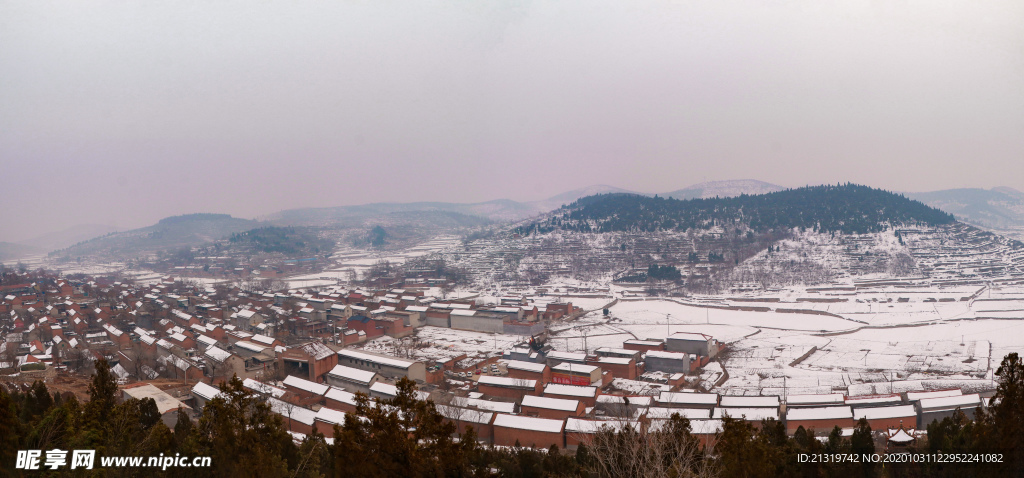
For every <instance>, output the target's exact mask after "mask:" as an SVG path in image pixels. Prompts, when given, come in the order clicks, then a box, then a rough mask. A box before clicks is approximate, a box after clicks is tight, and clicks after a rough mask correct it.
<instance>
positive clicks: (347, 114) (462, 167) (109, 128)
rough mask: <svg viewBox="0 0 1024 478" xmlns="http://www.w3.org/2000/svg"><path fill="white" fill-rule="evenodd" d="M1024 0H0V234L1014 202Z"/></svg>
mask: <svg viewBox="0 0 1024 478" xmlns="http://www.w3.org/2000/svg"><path fill="white" fill-rule="evenodd" d="M1021 25H1024V2H1020V1H1019V0H1005V1H985V0H970V1H966V0H965V1H949V0H939V1H935V0H929V1H903V0H872V1H860V0H850V1H842V2H820V1H785V0H776V1H772V0H769V1H765V0H756V1H729V0H720V1H714V2H708V1H667V0H662V1H644V0H630V1H613V2H607V1H600V0H582V1H557V0H551V1H541V2H529V1H524V2H514V1H505V2H493V1H484V0H472V1H471V0H462V1H455V0H453V1H446V2H437V1H429V0H426V1H416V2H395V1H387V0H360V1H339V2H319V1H309V2H307V1H301V0H300V1H268V0H261V1H257V2H241V1H228V2H191V1H175V2H144V1H117V2H104V1H90V2H76V1H60V2H47V1H32V2H15V1H9V0H0V194H2V197H3V200H2V201H0V241H19V240H25V239H28V238H31V237H34V236H36V235H39V234H43V233H47V232H50V231H57V230H61V229H64V228H66V227H69V226H73V225H76V224H107V225H112V226H116V227H119V228H134V227H141V226H146V225H149V224H152V223H154V222H156V221H157V220H159V219H160V218H163V217H166V216H171V215H177V214H186V213H193V212H218V213H228V214H232V215H235V216H239V217H247V218H253V217H261V216H266V215H269V214H271V213H273V212H276V211H280V210H283V209H290V208H298V207H307V206H341V205H351V204H363V203H370V202H385V201H386V202H409V201H451V202H478V201H486V200H491V199H497V198H509V199H514V200H524V201H526V200H538V199H543V198H546V197H550V196H553V195H556V194H559V193H562V192H565V191H568V190H571V189H576V188H580V187H585V186H589V185H593V184H609V185H613V186H617V187H621V188H626V189H630V190H635V191H643V192H666V191H671V190H675V189H679V188H682V187H685V186H688V185H691V184H694V183H699V182H702V181H710V180H727V179H747V178H750V179H759V180H762V181H767V182H771V183H775V184H779V185H782V186H786V187H798V186H803V185H807V184H822V183H836V182H847V181H849V182H856V183H861V184H867V185H870V186H875V187H881V188H885V189H890V190H895V191H930V190H938V189H948V188H956V187H985V188H989V187H994V186H1010V187H1014V188H1017V189H1022V190H1024V28H1021Z"/></svg>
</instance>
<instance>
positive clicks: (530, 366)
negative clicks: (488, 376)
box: [505, 360, 548, 373]
mask: <svg viewBox="0 0 1024 478" xmlns="http://www.w3.org/2000/svg"><path fill="white" fill-rule="evenodd" d="M505 367H507V368H510V369H513V370H525V371H527V372H535V373H543V372H544V369H546V368H547V367H548V366H547V365H545V364H542V363H534V362H524V361H522V360H506V361H505Z"/></svg>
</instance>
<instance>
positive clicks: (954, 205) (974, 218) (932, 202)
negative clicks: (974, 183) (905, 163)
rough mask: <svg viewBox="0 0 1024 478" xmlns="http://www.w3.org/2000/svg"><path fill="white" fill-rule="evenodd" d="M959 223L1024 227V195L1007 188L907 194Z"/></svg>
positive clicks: (1004, 227)
mask: <svg viewBox="0 0 1024 478" xmlns="http://www.w3.org/2000/svg"><path fill="white" fill-rule="evenodd" d="M905 194H906V196H907V197H909V198H911V199H916V200H918V201H921V202H923V203H925V204H927V205H929V206H932V207H935V208H938V209H941V210H943V211H946V212H948V213H950V214H953V215H954V216H956V218H957V219H959V220H961V221H963V222H966V223H969V224H974V225H976V226H980V227H984V228H989V229H1012V228H1021V227H1024V193H1022V192H1020V191H1018V190H1016V189H1013V188H1010V187H1006V186H1002V187H997V188H992V189H981V188H961V189H946V190H942V191H931V192H924V193H905Z"/></svg>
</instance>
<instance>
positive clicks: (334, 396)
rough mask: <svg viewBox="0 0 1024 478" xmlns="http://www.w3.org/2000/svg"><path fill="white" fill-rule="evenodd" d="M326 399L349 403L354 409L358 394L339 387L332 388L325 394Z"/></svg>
mask: <svg viewBox="0 0 1024 478" xmlns="http://www.w3.org/2000/svg"><path fill="white" fill-rule="evenodd" d="M324 397H327V398H329V399H331V400H334V401H336V402H341V403H347V404H349V405H352V406H353V407H354V406H356V394H354V393H351V392H349V391H347V390H343V389H340V388H337V387H331V389H330V390H328V391H327V393H325V394H324Z"/></svg>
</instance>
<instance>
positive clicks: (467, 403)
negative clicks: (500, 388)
mask: <svg viewBox="0 0 1024 478" xmlns="http://www.w3.org/2000/svg"><path fill="white" fill-rule="evenodd" d="M452 405H454V406H458V407H474V408H479V409H481V410H487V411H490V412H500V413H509V414H512V413H515V412H516V404H515V403H513V402H498V401H492V400H481V399H479V398H473V397H471V398H463V397H454V399H453V400H452Z"/></svg>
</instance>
